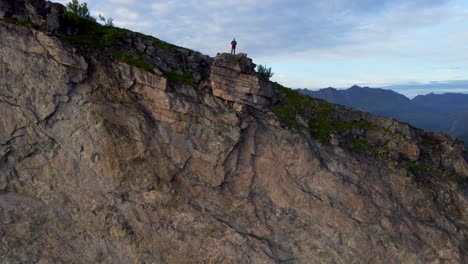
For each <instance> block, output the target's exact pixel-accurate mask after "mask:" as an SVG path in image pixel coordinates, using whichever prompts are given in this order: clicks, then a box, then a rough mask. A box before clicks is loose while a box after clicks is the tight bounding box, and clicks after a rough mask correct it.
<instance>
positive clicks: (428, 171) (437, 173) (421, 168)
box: [405, 162, 468, 183]
mask: <svg viewBox="0 0 468 264" xmlns="http://www.w3.org/2000/svg"><path fill="white" fill-rule="evenodd" d="M405 168H406V169H408V170H409V171H410V172H411V173H413V174H414V175H416V176H433V177H439V178H444V179H450V180H453V181H456V182H458V183H467V182H468V178H466V177H463V176H461V175H458V174H457V173H455V172H448V171H445V172H444V171H441V170H439V169H437V168H434V167H431V166H429V165H425V164H421V163H417V162H407V163H406V164H405Z"/></svg>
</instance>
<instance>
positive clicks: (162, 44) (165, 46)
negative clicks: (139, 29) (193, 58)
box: [137, 33, 189, 51]
mask: <svg viewBox="0 0 468 264" xmlns="http://www.w3.org/2000/svg"><path fill="white" fill-rule="evenodd" d="M137 36H138V37H139V38H142V39H149V40H151V41H153V43H154V44H155V45H156V46H158V47H160V48H162V49H165V50H167V51H171V50H173V49H178V50H189V49H187V48H184V47H180V46H177V45H174V44H171V43H167V42H165V41H162V40H160V39H158V38H155V37H153V36H148V35H145V34H141V33H137Z"/></svg>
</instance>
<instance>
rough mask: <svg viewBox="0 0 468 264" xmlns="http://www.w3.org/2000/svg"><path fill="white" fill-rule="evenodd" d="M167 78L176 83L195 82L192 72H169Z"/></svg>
mask: <svg viewBox="0 0 468 264" xmlns="http://www.w3.org/2000/svg"><path fill="white" fill-rule="evenodd" d="M166 75H167V78H168V79H169V80H170V81H172V82H175V83H182V84H188V85H192V84H193V76H192V74H190V73H177V72H167V73H166Z"/></svg>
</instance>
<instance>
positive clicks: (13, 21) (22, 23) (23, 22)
mask: <svg viewBox="0 0 468 264" xmlns="http://www.w3.org/2000/svg"><path fill="white" fill-rule="evenodd" d="M4 21H5V22H7V23H10V24H15V25H20V26H24V27H31V26H33V25H34V24H33V23H31V22H30V21H26V20H20V19H16V18H14V17H6V18H4Z"/></svg>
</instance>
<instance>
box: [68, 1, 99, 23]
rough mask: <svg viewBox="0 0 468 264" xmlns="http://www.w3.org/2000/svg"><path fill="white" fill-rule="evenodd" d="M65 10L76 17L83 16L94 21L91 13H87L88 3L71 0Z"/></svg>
mask: <svg viewBox="0 0 468 264" xmlns="http://www.w3.org/2000/svg"><path fill="white" fill-rule="evenodd" d="M67 11H68V12H69V13H70V14H72V15H74V16H77V17H80V18H83V19H85V20H90V21H94V22H95V21H96V19H94V18H93V17H92V16H91V14H90V13H89V9H88V4H87V3H86V2H85V3H80V2H78V0H72V1H71V2H69V3H68V4H67Z"/></svg>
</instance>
